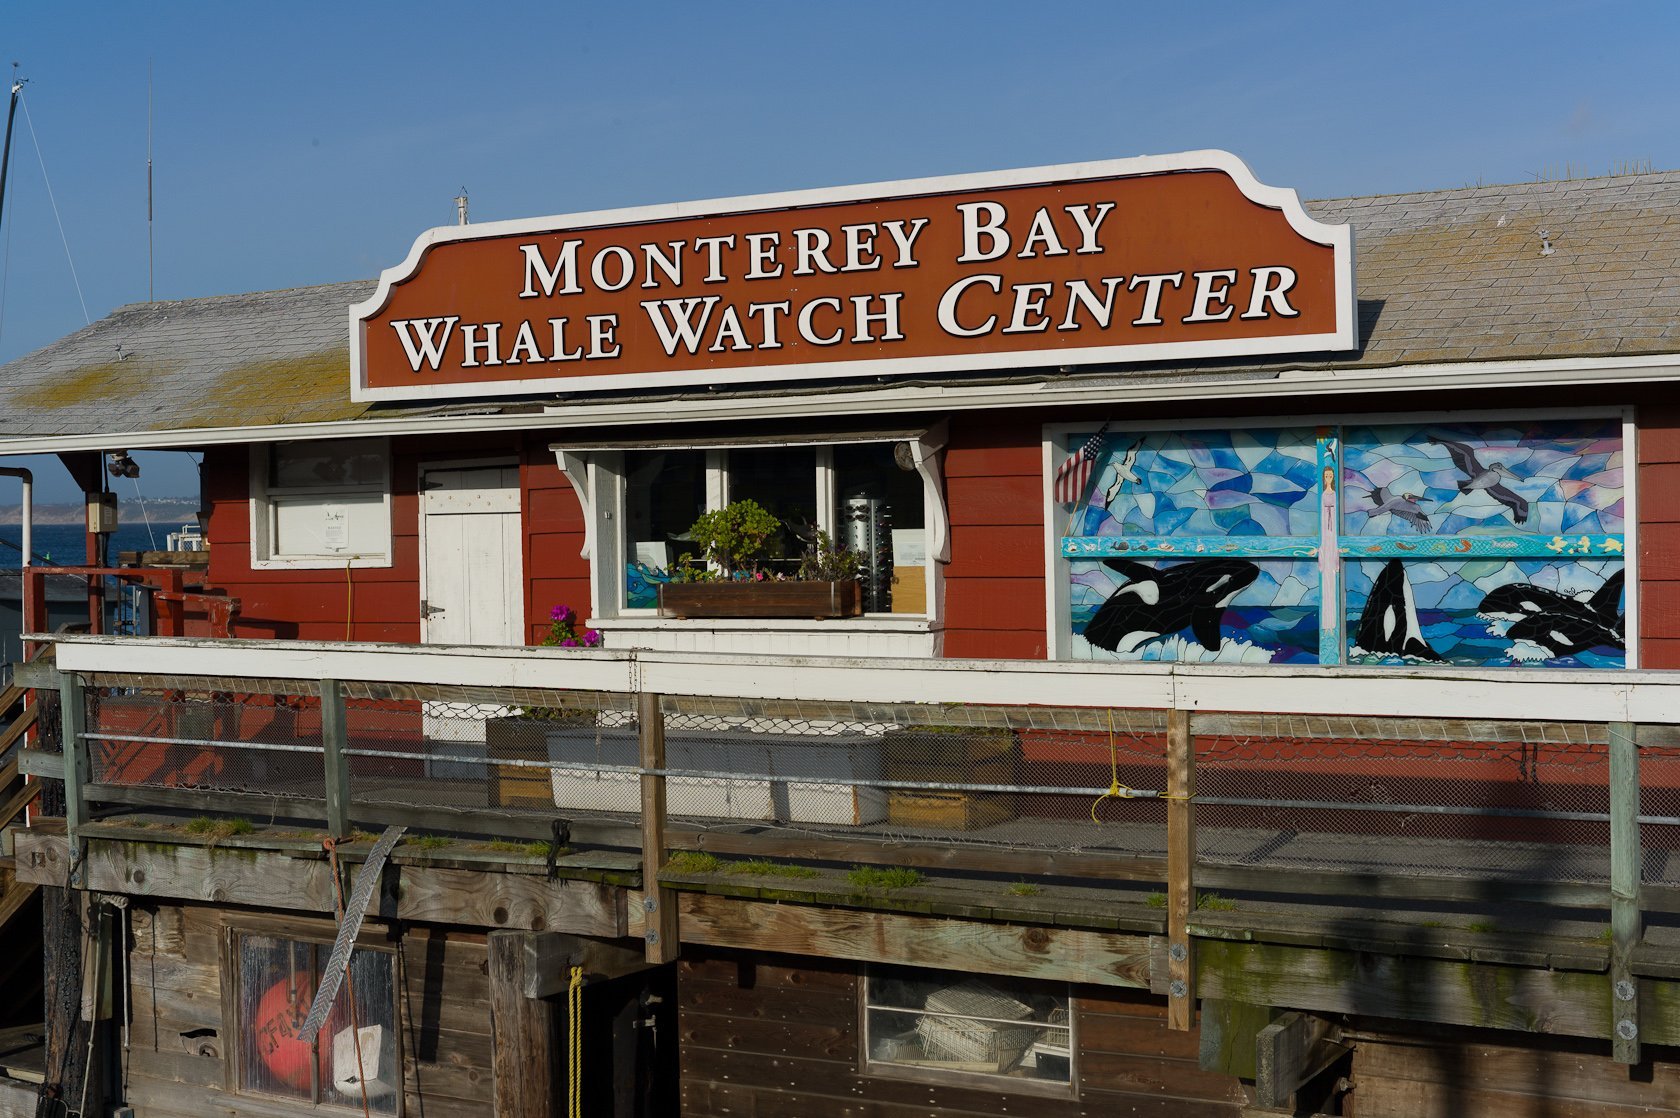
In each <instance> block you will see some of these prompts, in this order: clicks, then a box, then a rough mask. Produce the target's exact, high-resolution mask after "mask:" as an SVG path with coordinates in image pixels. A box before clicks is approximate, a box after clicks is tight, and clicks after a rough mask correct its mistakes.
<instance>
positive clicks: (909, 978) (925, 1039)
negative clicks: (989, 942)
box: [864, 970, 1072, 1083]
mask: <svg viewBox="0 0 1680 1118" xmlns="http://www.w3.org/2000/svg"><path fill="white" fill-rule="evenodd" d="M927 974H928V972H925V971H922V972H913V971H892V970H889V971H886V972H884V973H877V974H872V975H871V976H870V977H869V980H868V986H867V989H868V994H869V1009H868V1013H867V1017H866V1020H865V1025H864V1028H865V1033H866V1044H867V1052H868V1059H869V1061H870V1062H871V1063H875V1064H891V1065H898V1066H901V1067H917V1068H935V1069H941V1070H945V1071H957V1072H970V1073H979V1074H985V1075H999V1076H1010V1077H1014V1078H1018V1079H1037V1080H1046V1081H1049V1082H1053V1083H1068V1082H1070V1081H1071V1076H1072V1044H1071V1040H1072V1037H1071V1030H1070V1026H1069V1023H1068V999H1067V995H1066V993H1065V992H1053V991H1052V990H1050V989H1046V988H1045V987H1043V986H1040V985H1037V984H1033V983H1026V982H1012V981H1010V980H1008V979H994V978H987V979H984V980H982V979H976V978H964V979H957V978H955V977H953V976H950V975H940V976H937V977H927Z"/></svg>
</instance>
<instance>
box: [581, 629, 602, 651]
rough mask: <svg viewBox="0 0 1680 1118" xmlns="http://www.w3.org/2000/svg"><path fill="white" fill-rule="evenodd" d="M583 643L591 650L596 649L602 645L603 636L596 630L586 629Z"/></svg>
mask: <svg viewBox="0 0 1680 1118" xmlns="http://www.w3.org/2000/svg"><path fill="white" fill-rule="evenodd" d="M583 643H584V645H585V646H587V647H589V648H594V647H596V646H597V645H599V644H600V643H601V634H600V633H597V632H596V631H595V630H594V629H585V630H584V631H583Z"/></svg>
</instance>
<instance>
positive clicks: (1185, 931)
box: [1167, 707, 1196, 1031]
mask: <svg viewBox="0 0 1680 1118" xmlns="http://www.w3.org/2000/svg"><path fill="white" fill-rule="evenodd" d="M1195 794H1196V743H1195V739H1194V738H1192V737H1191V735H1190V712H1189V711H1188V710H1181V709H1179V708H1177V707H1175V708H1173V709H1172V710H1169V711H1168V712H1167V1028H1169V1029H1178V1030H1181V1031H1182V1030H1188V1029H1190V1028H1191V1027H1193V1026H1194V1025H1195V1022H1196V969H1195V968H1196V960H1195V956H1194V951H1195V948H1194V945H1192V944H1191V942H1190V915H1191V913H1193V912H1195V910H1196V882H1195V866H1196V816H1195V811H1196V805H1195V803H1194V802H1193V800H1192V797H1193V796H1195Z"/></svg>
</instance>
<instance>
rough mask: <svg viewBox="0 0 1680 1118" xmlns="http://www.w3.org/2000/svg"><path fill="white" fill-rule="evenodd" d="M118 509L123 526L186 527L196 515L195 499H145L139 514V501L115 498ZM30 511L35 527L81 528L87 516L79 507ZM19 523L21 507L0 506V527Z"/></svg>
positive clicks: (59, 506) (69, 506)
mask: <svg viewBox="0 0 1680 1118" xmlns="http://www.w3.org/2000/svg"><path fill="white" fill-rule="evenodd" d="M118 507H119V510H120V512H119V516H120V517H121V519H122V521H123V523H125V524H140V523H144V522H145V521H146V520H147V519H148V518H149V519H150V520H151V522H152V523H153V524H162V523H169V522H171V521H176V520H179V521H181V522H182V523H187V522H188V521H191V520H194V519H196V517H197V515H198V498H196V497H148V498H146V501H145V505H144V512H142V505H141V503H140V502H139V501H137V500H135V499H134V498H132V497H129V498H126V499H124V498H121V497H120V496H119V499H118ZM33 511H34V516H33V517H32V521H33V523H36V524H81V523H83V518H84V517H85V516H86V515H87V514H86V513H85V512H84V511H83V508H82V506H81V505H60V504H52V505H36V506H35V508H34V510H33ZM22 523H23V506H22V505H0V525H12V526H17V525H21V524H22Z"/></svg>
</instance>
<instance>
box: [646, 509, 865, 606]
mask: <svg viewBox="0 0 1680 1118" xmlns="http://www.w3.org/2000/svg"><path fill="white" fill-rule="evenodd" d="M781 527H782V524H781V521H779V520H777V519H776V518H775V517H774V516H772V515H771V514H770V513H769V512H768V511H767V510H766V509H765V508H764V507H763V506H762V505H760V504H759V503H758V502H757V501H754V500H750V499H748V500H741V501H735V502H733V503H731V504H729V505H727V506H725V507H724V508H721V509H713V510H711V511H709V512H706V513H703V514H702V515H701V516H700V518H699V519H698V520H696V521H695V522H694V526H693V527H692V528H690V529H689V538H690V539H692V540H693V541H694V542H695V543H696V544H698V545H699V547H700V549H701V555H702V556H703V558H704V560H705V564H704V565H702V564H700V563H698V562H696V561H695V560H694V558H693V556H691V555H684V556H683V557H682V558H681V560H680V561H679V562H678V564H677V565H676V569H675V575H676V577H674V578H673V579H672V581H670V582H667V583H664V584H662V585H661V586H660V588H659V611H660V613H661V614H663V615H664V616H666V617H811V618H828V617H860V616H862V614H863V588H862V587H861V586H859V585H858V581H857V572H858V559H857V556H856V555H853V554H852V553H851V552H849V551H847V550H846V549H845V548H843V547H836V546H835V544H834V542H833V541H832V540H831V539H829V536H828V533H826V532H822V531H819V532H817V535H816V540H815V541H814V542H813V544H812V546H811V548H810V549H809V550H808V551H807V552H806V554H805V556H804V558H803V559H802V560H801V561H800V564H799V569H798V572H797V573H796V575H795V576H794V577H793V578H786V577H782V576H774V577H773V576H771V575H770V574H769V573H768V572H767V571H766V570H764V569H763V567H762V566H761V564H762V563H763V562H764V560H765V559H767V558H768V553H767V552H768V547H769V544H770V541H771V540H772V539H774V538H775V536H776V535H777V533H778V532H780V531H781Z"/></svg>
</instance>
